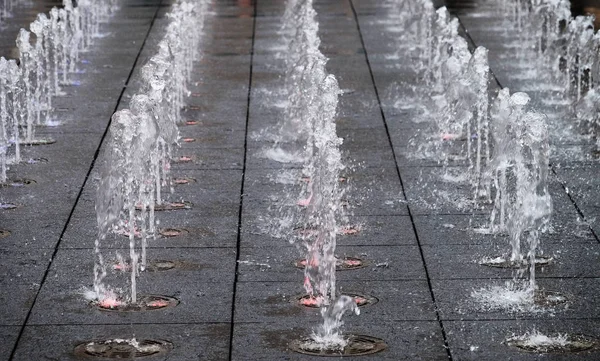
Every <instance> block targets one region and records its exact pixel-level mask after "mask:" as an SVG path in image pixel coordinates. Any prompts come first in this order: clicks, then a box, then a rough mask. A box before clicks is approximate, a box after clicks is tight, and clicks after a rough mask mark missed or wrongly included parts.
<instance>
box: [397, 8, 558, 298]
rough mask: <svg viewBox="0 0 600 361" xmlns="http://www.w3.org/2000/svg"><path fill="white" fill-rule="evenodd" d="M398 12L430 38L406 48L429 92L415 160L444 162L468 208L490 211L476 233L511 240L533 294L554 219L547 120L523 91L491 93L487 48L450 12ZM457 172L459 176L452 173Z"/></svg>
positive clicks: (415, 143)
mask: <svg viewBox="0 0 600 361" xmlns="http://www.w3.org/2000/svg"><path fill="white" fill-rule="evenodd" d="M399 6H402V5H399ZM398 13H400V14H402V15H403V19H402V20H405V21H408V19H412V20H413V21H414V20H415V17H416V18H418V19H419V20H418V21H414V22H413V23H414V24H415V28H414V32H412V33H413V34H425V35H426V36H428V37H429V38H425V39H423V40H422V41H421V43H420V44H419V45H418V46H416V47H414V46H412V45H407V46H408V47H409V48H408V49H401V51H408V54H413V56H417V57H418V58H419V59H420V61H421V62H420V64H421V65H420V66H417V71H419V72H420V73H421V74H422V77H423V86H424V87H422V88H421V89H416V90H415V91H416V92H418V93H421V94H422V93H423V92H425V93H426V95H427V97H425V101H422V102H420V104H419V102H417V103H416V104H417V106H420V108H419V110H420V113H418V114H417V119H416V121H417V122H420V123H425V124H426V126H424V127H422V132H421V133H420V134H418V135H417V136H415V137H414V138H413V139H412V141H411V150H413V151H414V154H412V156H413V157H416V158H421V159H432V160H435V161H437V162H440V163H441V164H442V165H443V175H442V176H443V177H444V178H445V179H446V180H452V181H458V182H464V183H466V184H468V185H469V187H468V188H469V192H468V194H467V197H468V199H469V201H468V206H469V207H473V208H482V207H485V208H487V209H490V217H489V218H490V219H489V225H488V226H487V227H486V228H485V229H480V230H479V231H480V232H484V233H488V234H499V233H503V234H508V235H509V238H510V245H511V252H510V256H509V260H508V261H510V262H512V263H514V264H515V265H527V264H528V265H529V270H530V272H529V282H528V283H529V285H528V289H529V290H530V291H531V292H534V291H535V289H536V285H535V267H534V264H535V257H536V249H537V246H538V243H539V233H540V232H541V231H543V230H544V229H545V227H547V225H548V222H549V220H550V215H551V213H552V200H551V197H550V194H549V192H548V163H549V145H548V130H547V126H546V122H545V116H544V115H543V114H541V113H539V112H536V111H535V110H533V109H531V107H530V104H529V103H530V98H529V96H528V95H527V94H525V93H514V94H512V95H511V94H510V91H509V90H508V89H507V88H504V89H502V90H500V91H499V92H498V93H497V94H496V95H495V96H494V95H493V94H492V93H493V91H492V88H491V87H490V80H491V76H490V71H489V65H488V58H487V55H488V51H487V49H485V48H483V47H478V48H476V49H474V51H473V53H471V52H470V51H469V46H468V43H467V41H466V40H465V39H464V38H463V37H462V36H460V35H459V23H458V20H457V19H456V18H454V17H452V16H450V14H449V13H448V11H447V9H446V8H445V7H442V8H440V9H438V10H437V11H436V10H434V8H433V6H432V5H431V4H430V3H429V2H428V1H423V2H422V6H421V7H420V8H419V9H415V8H413V9H410V11H404V10H398ZM432 59H433V60H432ZM415 99H416V98H415ZM415 99H413V100H415ZM399 101H400V103H403V104H406V103H408V104H414V103H409V102H407V99H406V98H404V99H402V98H401V99H400V100H399ZM399 106H402V105H399ZM411 107H412V105H411ZM425 109H429V110H425ZM456 170H458V171H459V172H460V175H461V176H460V177H456V176H454V175H453V174H452V172H453V171H456ZM490 205H491V206H490ZM525 248H526V251H525V250H524V249H525ZM515 281H516V280H515Z"/></svg>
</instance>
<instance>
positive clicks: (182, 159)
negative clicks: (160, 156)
mask: <svg viewBox="0 0 600 361" xmlns="http://www.w3.org/2000/svg"><path fill="white" fill-rule="evenodd" d="M192 161H193V159H192V157H190V156H189V155H182V156H181V157H179V158H177V159H173V160H172V162H173V163H175V164H180V163H191V162H192Z"/></svg>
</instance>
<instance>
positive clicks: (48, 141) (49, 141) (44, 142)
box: [19, 138, 56, 145]
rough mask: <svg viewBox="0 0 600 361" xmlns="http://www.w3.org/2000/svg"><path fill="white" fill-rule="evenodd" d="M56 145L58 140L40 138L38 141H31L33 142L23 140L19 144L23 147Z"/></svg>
mask: <svg viewBox="0 0 600 361" xmlns="http://www.w3.org/2000/svg"><path fill="white" fill-rule="evenodd" d="M54 143H56V140H54V139H52V138H38V139H31V140H21V141H20V142H19V144H21V145H48V144H54Z"/></svg>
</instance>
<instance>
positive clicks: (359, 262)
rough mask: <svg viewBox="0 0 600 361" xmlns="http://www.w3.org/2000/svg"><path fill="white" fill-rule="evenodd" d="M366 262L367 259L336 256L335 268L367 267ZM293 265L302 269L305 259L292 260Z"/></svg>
mask: <svg viewBox="0 0 600 361" xmlns="http://www.w3.org/2000/svg"><path fill="white" fill-rule="evenodd" d="M368 264H369V263H368V262H367V261H365V260H363V259H360V258H358V257H344V258H341V259H340V258H337V257H336V262H335V269H336V271H347V270H354V269H361V268H365V267H367V266H368ZM294 265H295V266H296V267H297V268H300V269H304V268H305V267H306V259H301V260H299V261H296V262H294Z"/></svg>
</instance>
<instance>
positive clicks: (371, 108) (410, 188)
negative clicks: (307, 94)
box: [0, 0, 600, 361]
mask: <svg viewBox="0 0 600 361" xmlns="http://www.w3.org/2000/svg"><path fill="white" fill-rule="evenodd" d="M13 3H15V6H14V8H13V17H8V18H5V19H2V20H3V21H4V22H3V26H5V27H3V31H2V35H1V36H0V50H2V54H0V55H1V56H5V57H12V58H14V57H15V56H16V55H18V54H16V53H15V51H14V45H15V38H16V34H17V32H18V29H19V28H21V27H23V28H28V27H29V23H30V22H31V21H32V20H33V19H34V18H35V16H36V14H37V13H38V12H40V11H44V12H47V11H49V9H50V8H51V6H59V5H60V4H59V3H58V2H56V1H49V0H48V1H36V2H35V3H30V2H26V1H17V0H14V1H13ZM392 3H393V2H388V1H380V0H351V1H347V0H316V1H315V9H316V11H317V13H318V20H319V21H320V28H319V34H320V36H321V49H322V51H323V53H324V54H325V55H326V56H328V57H329V58H330V60H329V62H328V64H327V70H328V71H329V72H330V73H332V74H334V75H336V77H337V80H338V82H339V86H340V88H341V89H343V91H344V93H343V94H342V95H340V102H339V105H338V113H337V116H336V118H337V119H336V126H337V129H338V135H339V136H340V137H341V138H343V144H342V145H341V150H342V159H343V162H344V164H345V165H346V166H347V167H346V169H344V171H343V174H342V176H343V180H340V182H339V186H340V188H341V189H343V190H344V192H345V193H344V195H343V199H344V211H345V212H346V213H347V216H348V219H347V220H346V221H345V222H344V225H345V226H349V228H345V231H344V228H343V227H341V229H340V232H338V234H337V235H336V237H337V239H336V241H337V250H336V255H337V256H338V257H339V258H340V259H345V260H350V261H352V262H354V261H356V260H357V259H358V260H360V261H361V262H362V263H361V264H360V267H356V269H345V270H343V271H340V272H338V273H337V277H338V282H337V286H338V291H339V292H340V293H341V294H355V295H357V296H358V297H363V298H364V299H367V300H370V301H374V300H376V302H370V304H368V305H366V306H365V307H361V308H360V311H361V314H360V315H359V316H355V315H346V316H345V317H344V318H343V321H344V328H343V331H344V332H346V335H349V336H350V335H355V336H354V340H355V341H356V342H355V346H357V347H354V348H353V349H352V351H349V352H348V353H350V354H349V355H347V356H346V357H345V359H348V360H361V359H362V360H366V359H368V360H394V361H399V360H407V361H415V360H423V361H437V360H439V361H442V360H448V359H449V356H451V357H452V359H453V360H461V361H463V360H465V361H468V360H473V361H481V360H508V359H510V360H517V361H529V360H539V359H548V360H565V361H566V360H568V361H580V360H581V361H583V360H585V361H589V360H597V359H600V347H599V345H598V341H597V340H598V339H599V338H600V326H599V325H600V305H599V304H598V301H597V299H598V297H597V294H598V282H599V280H600V271H599V267H598V264H599V263H598V262H599V261H600V248H599V247H600V243H598V240H597V238H596V236H595V235H594V233H592V231H591V230H590V229H593V230H595V231H596V232H598V231H599V230H600V227H599V226H598V224H599V223H598V220H599V219H600V216H599V212H598V200H599V198H598V194H600V193H599V192H598V190H599V185H598V180H597V173H598V170H599V169H598V164H597V162H598V160H597V159H596V158H595V157H594V156H593V155H590V154H591V151H590V149H588V148H589V140H588V141H587V143H586V142H583V141H574V140H573V139H567V138H564V139H562V138H560V139H559V138H556V139H553V142H552V147H553V149H552V158H551V161H552V164H553V170H554V171H555V172H556V175H552V176H551V182H550V183H551V184H550V193H551V196H552V197H553V201H554V214H553V216H552V220H551V222H550V227H549V229H548V231H547V232H545V233H544V234H542V236H541V238H540V240H541V246H540V247H541V248H540V249H541V251H543V252H542V253H540V256H544V257H547V258H546V260H548V261H549V262H548V263H547V264H539V265H538V267H537V268H536V277H537V280H538V285H539V287H540V291H539V292H538V293H537V295H536V296H535V301H536V307H537V308H536V310H535V311H533V312H529V311H522V310H521V311H514V310H512V311H507V310H498V309H490V308H489V307H485V305H482V304H481V303H478V301H477V300H476V299H475V298H474V297H472V294H473V291H478V290H481V289H489V287H492V286H498V287H501V286H503V285H505V282H506V281H509V280H511V279H512V277H513V276H514V274H515V270H514V269H512V268H510V267H508V268H507V267H504V268H503V267H488V266H484V265H481V264H480V263H481V262H482V260H484V259H486V257H487V258H488V259H490V258H496V257H499V256H502V257H505V258H506V257H508V256H509V252H510V247H509V240H508V236H507V235H505V234H500V235H496V236H492V235H490V234H486V233H485V232H482V229H483V228H485V227H486V226H487V225H488V222H489V212H490V206H489V204H484V203H482V204H481V207H479V208H478V209H473V208H472V207H471V206H470V204H469V203H468V199H467V197H468V196H469V194H470V192H471V189H469V187H465V186H463V185H462V184H459V183H455V182H452V181H448V179H446V180H445V181H444V180H442V179H441V178H440V176H441V175H442V173H443V168H442V167H441V164H440V163H439V162H438V161H436V160H434V159H431V158H424V157H423V154H415V152H416V151H418V148H417V147H415V146H414V145H411V139H414V138H415V137H419V136H422V135H423V134H424V132H425V133H426V132H427V129H428V128H427V127H426V124H425V123H424V122H420V123H419V122H418V121H423V119H422V118H419V117H420V116H421V115H422V114H423V111H424V109H420V108H418V107H416V106H415V103H417V101H416V100H417V99H418V97H420V96H425V95H424V94H421V93H417V92H415V89H416V88H418V87H421V86H422V85H423V83H422V82H423V77H422V74H419V73H416V72H415V71H413V65H414V64H417V63H418V59H416V57H414V56H412V55H410V54H407V53H406V51H405V50H406V47H405V46H404V45H405V44H402V41H403V39H404V38H403V34H404V33H405V32H406V29H405V28H404V26H403V25H402V24H401V23H399V22H400V21H407V19H404V20H402V19H400V18H398V17H397V15H391V14H392V13H391V11H392V9H391V8H390V6H391V4H392ZM442 3H443V2H442V1H436V2H435V6H436V7H438V6H441V5H443V4H442ZM444 3H446V4H448V5H452V7H451V9H452V11H454V12H455V13H456V14H458V15H459V16H460V17H461V24H463V25H464V26H465V27H466V30H467V31H468V34H469V35H470V36H471V37H472V39H473V41H475V43H476V44H477V45H480V44H482V45H487V46H488V47H489V48H490V64H491V67H492V71H494V74H495V75H496V77H497V79H498V80H499V81H500V83H501V84H502V85H503V86H507V87H510V89H511V91H517V90H519V89H525V88H527V87H528V86H530V85H531V84H530V82H531V81H532V79H518V78H517V77H516V76H515V75H516V74H518V72H519V71H520V70H519V69H520V68H521V67H522V64H520V63H519V62H517V61H513V60H511V58H510V57H507V56H506V52H507V51H512V50H514V46H513V45H514V44H512V43H514V41H513V40H514V39H507V38H506V37H505V36H504V33H505V31H504V30H505V29H503V28H502V21H503V19H501V16H502V14H500V13H499V12H493V11H492V12H486V11H487V10H486V9H487V8H486V6H488V5H489V2H486V1H480V2H478V4H479V5H478V6H472V5H474V4H471V3H470V2H466V3H465V2H451V1H447V2H444ZM121 5H122V7H121V9H120V10H118V11H117V12H116V13H115V15H114V18H112V19H110V21H109V22H107V23H106V24H102V26H101V29H100V30H101V32H102V33H103V34H104V36H102V37H98V38H95V39H94V41H93V43H92V45H91V48H90V49H89V51H88V52H86V53H85V54H82V58H81V59H80V60H85V61H81V62H80V64H77V65H78V67H79V68H80V70H83V71H84V72H81V73H80V74H76V75H74V76H73V80H75V81H77V82H78V84H79V85H77V86H75V85H71V86H64V87H63V89H64V91H65V93H66V95H65V96H58V97H55V99H53V101H54V107H55V115H56V118H57V121H59V122H60V125H59V126H56V127H39V128H38V129H37V131H36V136H35V139H36V140H41V142H38V143H41V144H39V145H35V146H34V145H33V144H32V145H31V146H30V145H27V146H25V147H23V148H22V151H23V159H24V162H23V163H21V164H14V165H10V167H9V169H8V178H9V179H10V180H11V181H9V182H7V184H2V185H0V256H1V257H2V264H1V265H0V291H1V292H0V303H1V304H2V305H3V306H2V310H1V311H0V349H1V350H2V352H0V361H2V360H11V361H12V360H14V361H31V360H71V359H75V358H76V357H80V356H81V357H86V358H89V359H94V358H95V359H106V358H107V357H108V356H112V357H117V356H118V357H121V358H125V357H129V356H131V355H132V354H133V355H134V356H137V357H136V358H139V359H149V360H169V361H188V360H191V359H194V360H195V359H202V360H204V359H206V360H240V361H246V360H264V361H270V360H282V359H291V360H314V359H316V357H315V354H314V352H313V353H311V352H302V353H298V352H294V350H293V349H294V348H296V349H297V350H298V349H300V350H301V351H307V349H306V348H302V347H301V345H300V346H299V343H301V342H303V340H306V338H307V337H309V336H310V334H311V332H312V330H313V329H314V328H315V327H317V326H318V325H319V324H320V323H321V316H320V312H319V310H318V309H316V308H311V307H301V306H299V305H298V304H297V302H298V299H299V297H301V296H302V295H304V294H305V290H304V287H303V279H304V275H303V272H302V269H300V268H301V267H300V268H299V267H297V266H298V264H297V263H298V261H299V260H303V259H306V254H305V253H304V250H303V249H302V248H301V247H295V245H293V244H291V243H290V241H293V240H294V239H295V238H294V237H295V236H289V235H286V234H285V233H284V234H281V233H278V232H277V231H278V230H280V229H278V227H279V225H281V224H286V223H285V222H286V221H287V220H288V219H287V218H286V216H288V214H289V212H299V210H300V209H301V208H300V207H298V205H297V202H298V200H300V199H301V194H302V193H301V191H302V187H303V186H305V185H306V184H307V181H308V180H307V179H303V178H302V177H303V174H302V162H288V163H285V162H278V161H275V160H273V159H271V158H269V157H266V156H265V151H268V150H269V149H271V150H272V149H273V147H274V141H273V139H272V137H271V138H270V137H269V135H270V134H269V132H270V131H271V132H272V131H273V129H275V130H276V129H278V128H277V127H278V126H279V124H280V120H281V119H282V118H283V117H284V116H285V106H286V100H287V99H286V98H285V93H284V85H285V84H284V80H285V75H286V71H287V70H286V68H285V58H286V49H285V47H283V48H282V46H283V41H282V38H281V36H280V32H279V29H280V28H281V18H282V15H283V11H284V8H285V2H282V1H274V0H258V1H254V2H252V1H237V2H233V1H217V2H213V3H212V4H211V7H210V12H209V13H208V15H207V16H208V17H207V25H206V28H205V32H204V36H203V39H202V45H201V48H202V57H201V59H199V60H198V61H195V62H194V64H193V70H192V81H191V85H190V87H189V91H190V96H189V97H186V98H185V103H186V104H185V108H184V110H183V111H182V115H183V119H185V122H184V123H182V124H179V125H178V129H179V132H180V134H179V135H180V143H181V144H180V145H181V147H180V148H174V149H173V157H174V160H173V162H172V163H171V165H170V174H169V177H170V178H171V179H172V185H173V189H174V192H173V194H170V193H169V192H168V191H166V192H164V194H163V196H164V200H165V204H166V205H167V206H165V207H163V208H164V209H163V210H164V211H161V212H156V217H157V219H158V221H159V223H158V226H157V231H158V232H157V233H158V235H157V238H156V239H151V240H149V244H148V254H147V256H148V267H147V269H146V270H144V271H140V274H139V276H138V278H137V280H138V290H139V292H140V294H142V295H143V294H146V295H148V294H154V295H165V296H168V297H170V298H169V300H171V299H174V300H176V302H178V304H177V305H176V307H164V308H163V307H160V309H155V310H151V311H149V312H118V311H106V310H104V311H100V310H98V309H97V308H96V307H90V304H89V299H86V297H84V295H85V294H86V293H89V292H90V290H91V289H92V287H93V277H94V257H95V255H94V244H95V241H96V237H97V220H96V214H95V200H96V187H97V183H98V179H99V170H100V166H101V163H102V161H101V157H102V154H103V152H105V151H106V149H105V148H106V139H105V138H104V133H105V131H106V128H107V126H108V124H109V121H110V118H111V115H112V113H113V111H114V109H124V108H127V107H128V106H129V100H130V99H131V98H132V96H133V95H134V94H135V93H136V92H138V91H140V89H141V78H140V75H141V73H140V69H141V67H142V66H143V65H144V64H145V63H146V61H147V59H149V58H150V57H151V56H152V55H153V54H155V53H156V52H157V51H158V41H159V40H160V38H161V36H162V35H163V34H164V33H165V29H166V25H167V23H168V22H167V19H166V18H165V14H166V13H167V11H169V10H170V9H171V7H172V2H171V1H163V2H162V3H161V4H160V6H159V1H158V0H126V1H122V2H121ZM492 5H493V4H492ZM157 11H158V12H157ZM355 11H356V16H355ZM479 11H483V13H478V12H479ZM155 12H156V13H157V14H158V17H157V18H156V19H155V21H154V22H153V21H152V19H153V17H154V14H155ZM255 12H256V14H258V15H259V16H256V17H255V16H254V14H255ZM394 16H396V18H394ZM498 24H500V25H498ZM498 26H500V27H499V28H498ZM490 28H491V29H492V30H493V31H492V30H490ZM359 30H360V33H359ZM464 30H465V29H462V28H461V29H460V32H461V34H463V35H464V34H465V31H464ZM509 30H510V29H509ZM147 34H148V37H147V38H146V35H147ZM507 49H508V50H507ZM509 55H510V54H509ZM138 56H139V58H138ZM136 59H137V62H136ZM130 73H131V74H132V76H131V78H129V75H130ZM491 84H492V87H493V88H494V89H493V90H492V91H497V90H498V89H497V88H495V87H496V85H495V83H494V82H491ZM249 87H250V88H249ZM122 92H123V94H122V97H121V93H122ZM530 93H531V95H532V96H534V97H544V96H546V95H547V94H546V93H544V92H541V91H537V90H536V91H531V92H530ZM545 94H546V95H545ZM411 97H413V98H411ZM542 100H543V99H541V100H540V99H537V100H535V102H534V103H535V104H536V105H537V106H540V107H542V108H543V109H542V110H546V109H548V108H547V107H546V105H544V104H545V103H544V102H543V101H542ZM544 107H545V108H544ZM425 110H426V109H425ZM559 118H561V117H560V116H557V115H554V117H553V118H552V119H559ZM557 124H558V125H559V123H556V122H554V123H552V127H553V128H552V129H557V128H559V127H557ZM297 143H298V142H297ZM456 144H459V142H457V143H456ZM286 146H289V147H293V146H297V147H300V148H301V147H302V146H303V144H294V143H292V144H287V145H286ZM586 146H587V147H588V148H586ZM450 168H451V172H453V173H452V174H453V175H454V176H457V177H458V176H460V175H461V173H464V172H465V171H466V167H465V164H464V162H462V161H461V160H453V161H451V163H450ZM90 169H91V173H88V172H89V171H90ZM398 171H399V172H398ZM398 173H399V174H400V177H399V176H398ZM7 185H9V186H7ZM563 185H564V186H565V187H567V189H569V192H570V196H571V198H569V196H568V195H567V193H566V192H565V189H564V188H563ZM571 200H573V201H574V202H575V203H576V204H577V206H578V207H579V210H580V211H581V212H582V213H583V215H584V217H581V215H580V214H578V213H577V209H576V208H575V206H574V205H573V202H572V201H571ZM156 210H159V209H156ZM296 214H297V213H296ZM294 221H297V220H296V219H294ZM290 224H291V225H290ZM290 224H287V225H288V226H289V228H290V229H289V231H290V232H292V228H293V227H294V226H297V222H291V223H290ZM590 227H591V228H590ZM136 240H137V238H136ZM101 247H102V249H103V252H104V255H105V264H106V266H107V276H106V280H107V281H110V283H111V284H112V285H114V286H115V287H117V288H118V289H119V290H121V291H123V293H125V294H127V293H128V292H129V277H130V273H129V271H130V270H129V269H128V267H127V263H124V264H122V263H119V259H123V258H124V259H127V256H128V248H127V247H128V240H127V238H126V237H124V235H120V234H111V235H109V236H108V237H107V238H106V239H105V240H103V241H102V242H101ZM352 262H350V263H352ZM115 265H120V266H119V267H120V268H119V267H117V268H119V269H115V268H114V266H115ZM353 265H355V264H353ZM300 266H301V265H300ZM428 278H429V279H428ZM428 281H429V282H428ZM361 295H362V296H361ZM432 296H433V297H432ZM434 299H435V302H434ZM155 301H156V300H155ZM159 301H160V300H159ZM150 302H152V300H151V301H150ZM146 306H148V307H149V308H153V307H154V306H152V305H146ZM157 308H158V307H157ZM438 318H439V321H438ZM26 320H27V324H25V322H26ZM442 327H443V330H444V332H442ZM534 330H538V331H539V332H541V333H543V334H545V335H562V334H564V335H568V336H570V337H571V339H570V340H573V341H575V342H574V343H573V344H572V345H574V346H567V347H566V349H567V350H558V349H551V348H549V349H545V350H541V349H532V348H530V347H529V346H527V345H522V344H521V345H519V343H518V342H517V341H518V340H519V337H521V336H523V335H526V334H530V333H531V332H533V331H534ZM363 335H364V336H368V337H367V338H364V337H362V336H363ZM358 336H361V337H358ZM134 337H135V340H136V342H137V343H138V344H139V345H142V347H141V348H139V347H138V348H136V347H133V348H132V346H131V344H132V343H134V342H131V343H128V342H123V341H122V340H130V341H132V340H133V338H134ZM369 337H375V338H377V339H378V340H383V342H384V343H385V345H386V346H385V347H383V346H382V344H378V343H377V342H378V340H373V339H370V338H369ZM117 340H119V341H117ZM578 342H579V343H578ZM90 343H92V344H91V345H90ZM590 343H592V344H593V345H592V346H591V347H587V346H589V344H590ZM155 346H156V347H155ZM575 346H577V347H580V349H578V350H575ZM144 347H147V348H145V349H144ZM13 349H14V354H13V356H11V353H12V351H13ZM159 349H160V350H159ZM140 350H141V351H140ZM144 350H145V351H144ZM157 350H158V351H157ZM361 350H362V351H365V352H369V351H373V350H375V351H378V352H376V353H372V354H369V355H365V356H358V353H359V351H361ZM146 351H147V352H146ZM154 351H157V352H156V353H153V352H154ZM309 351H310V350H309ZM572 351H577V352H572ZM144 352H146V353H144ZM307 353H308V354H307ZM540 353H544V355H543V356H542V355H540ZM76 355H80V356H76ZM326 356H332V355H326ZM335 356H339V355H337V354H336V355H335Z"/></svg>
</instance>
